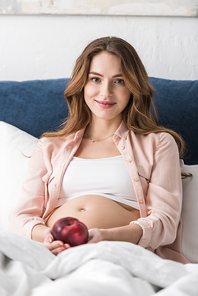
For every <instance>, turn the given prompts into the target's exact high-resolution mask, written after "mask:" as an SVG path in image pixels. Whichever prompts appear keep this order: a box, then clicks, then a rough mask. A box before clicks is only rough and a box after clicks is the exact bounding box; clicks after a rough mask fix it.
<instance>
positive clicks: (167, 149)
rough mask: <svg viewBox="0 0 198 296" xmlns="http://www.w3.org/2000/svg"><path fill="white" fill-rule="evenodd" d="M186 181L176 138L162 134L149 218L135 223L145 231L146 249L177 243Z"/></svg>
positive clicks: (148, 198)
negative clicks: (183, 177)
mask: <svg viewBox="0 0 198 296" xmlns="http://www.w3.org/2000/svg"><path fill="white" fill-rule="evenodd" d="M181 206H182V180H181V169H180V161H179V153H178V148H177V145H176V142H175V140H174V138H173V137H172V136H171V135H170V134H168V133H161V134H160V141H159V143H158V144H157V147H156V149H155V151H154V163H153V168H152V173H151V178H150V182H149V186H148V192H147V196H146V207H147V214H148V216H147V217H145V218H140V219H138V220H137V221H133V222H131V223H133V224H138V225H140V226H141V227H142V228H143V235H142V238H141V239H140V241H139V245H140V246H142V247H145V248H147V247H151V248H152V249H156V248H158V247H159V246H163V245H169V244H171V243H172V242H174V240H175V238H176V234H177V228H178V224H179V220H180V216H181Z"/></svg>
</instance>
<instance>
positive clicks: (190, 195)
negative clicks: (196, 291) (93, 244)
mask: <svg viewBox="0 0 198 296" xmlns="http://www.w3.org/2000/svg"><path fill="white" fill-rule="evenodd" d="M37 141H38V139H37V138H35V137H33V136H31V135H29V134H27V133H25V132H23V131H21V130H19V129H18V128H16V127H14V126H11V125H9V124H7V123H4V122H0V199H1V206H0V229H4V230H7V227H8V216H9V213H10V211H11V209H12V208H13V207H14V206H15V205H16V204H17V201H18V199H19V197H20V194H21V187H22V183H23V181H24V178H25V175H26V172H27V168H28V163H29V160H30V158H28V157H26V156H31V154H32V152H33V150H34V147H35V145H36V143H37ZM25 155H26V156H25ZM183 170H184V171H185V172H190V173H192V174H193V177H192V178H187V179H184V180H183V208H182V220H183V238H182V250H183V253H184V255H185V256H186V258H187V259H188V260H189V261H191V262H194V263H198V232H197V227H198V214H197V212H198V165H194V166H187V165H184V169H183Z"/></svg>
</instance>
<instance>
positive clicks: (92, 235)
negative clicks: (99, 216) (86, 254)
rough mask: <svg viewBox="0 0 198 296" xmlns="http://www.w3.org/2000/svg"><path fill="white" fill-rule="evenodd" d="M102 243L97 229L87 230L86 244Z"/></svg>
mask: <svg viewBox="0 0 198 296" xmlns="http://www.w3.org/2000/svg"><path fill="white" fill-rule="evenodd" d="M100 241H102V234H101V231H100V230H99V229H98V228H93V229H89V238H88V244H93V243H98V242H100Z"/></svg>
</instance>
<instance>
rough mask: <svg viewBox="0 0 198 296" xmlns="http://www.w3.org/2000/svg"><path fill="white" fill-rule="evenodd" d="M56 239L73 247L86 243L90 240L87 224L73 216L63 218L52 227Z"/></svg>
mask: <svg viewBox="0 0 198 296" xmlns="http://www.w3.org/2000/svg"><path fill="white" fill-rule="evenodd" d="M52 235H53V237H54V239H55V240H60V241H62V242H63V243H67V244H69V245H70V246H71V247H75V246H79V245H82V244H86V243H87V241H88V229H87V226H86V225H85V224H84V223H83V222H81V221H79V220H78V219H76V218H73V217H65V218H61V219H59V220H58V221H56V223H55V224H54V226H53V227H52Z"/></svg>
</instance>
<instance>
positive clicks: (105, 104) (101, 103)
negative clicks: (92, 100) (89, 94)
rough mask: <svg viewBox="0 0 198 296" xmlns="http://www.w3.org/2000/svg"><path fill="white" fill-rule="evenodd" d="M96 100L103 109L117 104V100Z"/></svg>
mask: <svg viewBox="0 0 198 296" xmlns="http://www.w3.org/2000/svg"><path fill="white" fill-rule="evenodd" d="M96 102H97V104H98V105H99V106H100V107H101V108H103V109H109V108H111V107H113V106H114V105H115V104H116V103H115V102H109V101H97V100H96Z"/></svg>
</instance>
